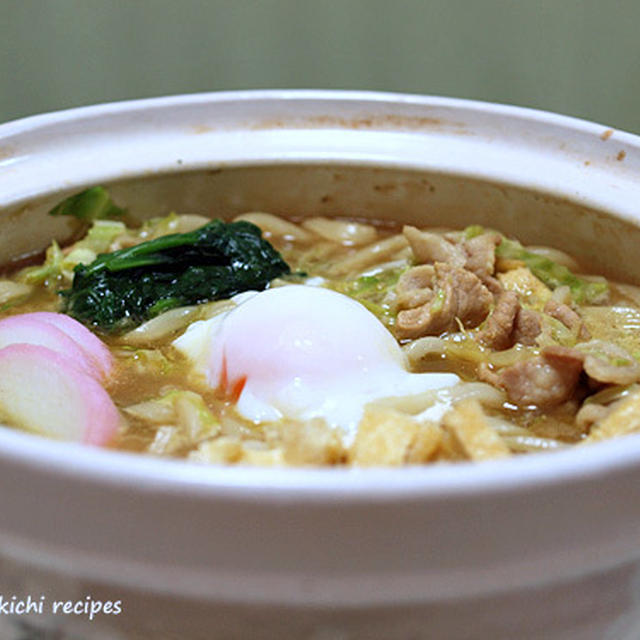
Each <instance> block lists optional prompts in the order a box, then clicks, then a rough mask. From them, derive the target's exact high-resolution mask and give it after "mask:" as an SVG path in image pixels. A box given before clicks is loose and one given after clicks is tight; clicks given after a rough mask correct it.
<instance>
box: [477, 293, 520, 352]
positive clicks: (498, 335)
mask: <svg viewBox="0 0 640 640" xmlns="http://www.w3.org/2000/svg"><path fill="white" fill-rule="evenodd" d="M519 308H520V304H519V303H518V296H517V295H516V294H515V293H514V292H513V291H504V292H502V293H501V294H500V296H498V300H497V302H496V306H495V309H494V310H493V312H492V313H491V315H490V316H489V317H488V318H487V322H486V323H485V326H484V327H483V328H482V330H481V331H480V332H479V333H478V335H477V336H476V339H477V340H478V342H480V343H481V344H483V345H484V346H485V347H489V348H490V349H495V350H496V351H502V350H503V349H508V348H509V347H511V346H513V336H512V334H513V325H514V322H515V319H516V316H517V314H518V309H519Z"/></svg>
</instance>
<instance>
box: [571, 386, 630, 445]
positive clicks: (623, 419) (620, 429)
mask: <svg viewBox="0 0 640 640" xmlns="http://www.w3.org/2000/svg"><path fill="white" fill-rule="evenodd" d="M630 433H640V392H637V393H634V394H633V395H630V396H629V397H628V398H625V399H624V400H622V401H620V403H619V404H618V406H616V407H615V408H614V409H613V411H611V413H609V414H608V415H607V416H605V417H604V418H603V419H602V420H600V421H599V422H597V423H596V424H595V425H594V426H593V428H592V429H591V433H590V434H589V435H588V436H587V437H586V438H585V439H584V441H583V443H590V442H601V441H602V440H609V439H610V438H617V437H619V436H625V435H628V434H630Z"/></svg>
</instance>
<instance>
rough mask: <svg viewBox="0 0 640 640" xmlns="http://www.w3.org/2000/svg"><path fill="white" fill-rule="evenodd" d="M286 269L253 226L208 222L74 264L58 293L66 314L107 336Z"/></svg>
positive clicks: (258, 284) (257, 285)
mask: <svg viewBox="0 0 640 640" xmlns="http://www.w3.org/2000/svg"><path fill="white" fill-rule="evenodd" d="M289 272H290V269H289V266H288V265H287V263H286V262H285V261H284V260H283V259H282V257H281V256H280V254H279V253H278V252H277V251H276V250H275V249H274V248H273V247H272V246H271V245H270V244H269V243H268V242H267V241H266V240H263V238H262V232H261V231H260V229H259V228H258V227H256V226H255V225H253V224H251V223H249V222H245V221H241V222H232V223H224V222H222V221H221V220H214V221H212V222H210V223H209V224H206V225H205V226H204V227H201V228H200V229H196V230H195V231H191V232H189V233H177V234H172V235H168V236H162V237H160V238H156V239H154V240H150V241H149V242H143V243H142V244H139V245H136V246H134V247H131V248H127V249H122V250H120V251H114V252H113V253H107V254H102V255H100V256H98V258H97V259H96V260H94V261H93V262H92V263H91V264H89V265H81V264H79V265H77V266H76V267H75V269H74V278H73V284H72V287H71V289H67V290H65V291H61V292H60V293H61V295H62V296H63V297H64V300H65V304H64V308H65V311H66V313H68V314H69V315H71V316H73V317H74V318H76V319H77V320H79V321H80V322H83V323H84V324H86V325H87V326H90V327H92V328H94V329H98V330H100V331H103V332H110V333H111V332H120V331H126V330H129V329H131V328H133V327H135V326H137V325H139V324H141V323H142V322H144V321H146V320H149V319H150V318H153V317H155V316H157V315H159V314H160V313H162V312H163V311H167V310H169V309H173V308H175V307H181V306H186V305H192V304H199V303H202V302H209V301H212V300H217V299H220V298H228V297H230V296H233V295H235V294H236V293H240V292H242V291H247V290H249V289H257V290H262V289H264V288H265V287H266V286H267V285H268V284H269V282H271V280H273V279H274V278H277V277H278V276H281V275H284V274H288V273H289Z"/></svg>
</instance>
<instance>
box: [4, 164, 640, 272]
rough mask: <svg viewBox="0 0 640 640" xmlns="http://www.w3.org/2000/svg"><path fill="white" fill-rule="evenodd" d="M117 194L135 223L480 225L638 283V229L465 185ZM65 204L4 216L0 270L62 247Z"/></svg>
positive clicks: (285, 181) (199, 182)
mask: <svg viewBox="0 0 640 640" xmlns="http://www.w3.org/2000/svg"><path fill="white" fill-rule="evenodd" d="M107 186H109V188H110V190H111V193H112V195H113V197H114V199H115V200H116V202H118V203H119V204H122V205H126V206H127V207H128V209H129V211H130V213H131V214H132V215H133V216H134V217H135V218H136V219H139V220H143V219H145V218H149V217H152V216H157V215H166V214H168V213H170V212H171V211H177V212H181V213H187V212H189V213H204V214H206V215H209V216H211V217H223V218H229V217H232V216H233V215H235V214H237V213H241V212H244V211H250V210H253V211H256V210H260V211H268V212H271V213H276V214H281V215H288V216H308V215H329V216H355V217H357V218H377V219H380V220H397V221H402V222H408V223H412V224H416V225H419V226H445V227H452V228H461V227H464V226H466V225H469V224H480V225H484V226H487V227H493V228H496V229H498V230H500V231H502V232H504V233H506V234H507V235H513V236H516V237H518V238H519V239H520V240H522V241H523V242H525V243H528V244H544V245H549V246H554V247H557V248H559V249H563V250H565V251H568V252H569V253H571V254H572V255H574V256H575V257H577V258H578V259H579V260H580V262H582V264H583V265H587V266H588V267H589V270H590V271H592V272H597V273H604V274H606V275H608V276H609V277H612V278H614V279H620V280H625V281H629V282H634V283H636V284H637V283H640V260H638V258H637V257H636V256H637V252H636V247H637V246H639V243H640V226H638V225H636V224H634V223H632V222H630V221H628V220H624V219H621V218H618V217H616V216H615V212H605V211H596V210H593V209H588V208H585V207H584V206H581V205H580V204H578V203H576V202H572V201H571V200H569V199H565V198H558V197H555V196H550V195H546V194H544V193H538V192H535V191H529V190H523V189H520V188H517V187H513V186H509V185H503V184H491V183H487V182H482V181H477V180H473V179H470V178H468V177H464V176H455V175H445V174H437V173H424V172H417V171H409V170H402V169H391V168H372V167H357V166H321V165H304V166H301V165H291V166H289V165H278V166H260V167H240V168H237V167H235V168H224V169H215V170H200V171H192V172H184V173H171V174H165V175H153V176H142V177H137V178H130V179H126V180H122V181H119V182H117V183H113V184H110V185H107ZM66 195H68V194H67V193H65V192H63V191H60V192H57V193H55V194H47V195H45V196H43V197H42V198H40V199H39V200H37V201H34V202H32V203H30V204H28V205H27V206H20V207H17V208H11V207H5V208H4V209H2V210H0V223H1V224H2V229H3V232H2V235H1V236H0V262H1V263H3V264H5V263H7V262H8V261H11V260H14V259H16V258H20V257H22V256H24V255H25V254H30V253H34V252H39V251H42V250H43V249H44V248H45V247H46V246H47V245H48V243H49V242H50V239H51V238H52V237H55V238H56V239H58V240H59V241H60V242H64V241H65V239H68V238H69V237H70V236H71V235H72V234H73V232H74V230H75V227H74V224H75V221H72V220H66V219H60V218H52V217H51V216H48V215H47V211H48V210H49V209H50V208H51V207H52V206H53V205H54V204H56V203H57V202H58V201H59V200H60V199H61V198H63V197H65V196H66Z"/></svg>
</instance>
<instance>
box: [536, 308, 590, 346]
mask: <svg viewBox="0 0 640 640" xmlns="http://www.w3.org/2000/svg"><path fill="white" fill-rule="evenodd" d="M544 312H545V313H547V314H549V315H550V316H551V317H552V318H555V319H556V320H559V321H560V322H562V324H563V325H564V326H565V327H567V329H570V330H571V331H575V332H576V335H577V336H578V337H579V338H580V339H581V340H588V339H589V338H590V337H591V336H590V334H589V331H588V330H587V328H586V327H585V326H584V323H583V322H582V318H581V317H580V316H579V315H578V314H577V313H576V312H575V311H574V310H573V309H572V308H571V307H570V306H569V305H566V304H562V303H561V302H558V301H557V300H555V299H554V298H550V299H549V301H548V302H547V304H545V306H544Z"/></svg>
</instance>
